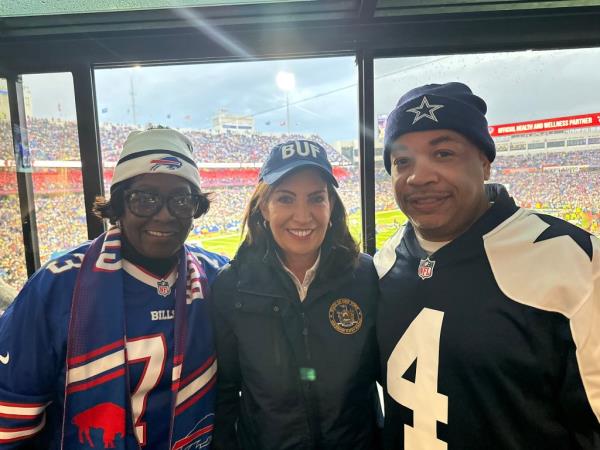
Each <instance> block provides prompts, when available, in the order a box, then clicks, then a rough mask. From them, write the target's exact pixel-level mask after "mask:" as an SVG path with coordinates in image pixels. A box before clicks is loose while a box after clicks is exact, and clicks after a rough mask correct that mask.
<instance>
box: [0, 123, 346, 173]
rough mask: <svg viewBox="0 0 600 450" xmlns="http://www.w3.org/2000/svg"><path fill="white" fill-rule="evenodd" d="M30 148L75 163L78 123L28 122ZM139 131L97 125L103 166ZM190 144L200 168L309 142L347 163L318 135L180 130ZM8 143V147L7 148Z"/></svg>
mask: <svg viewBox="0 0 600 450" xmlns="http://www.w3.org/2000/svg"><path fill="white" fill-rule="evenodd" d="M27 128H28V139H29V148H30V151H31V155H32V158H33V159H34V160H61V161H78V160H79V159H80V156H79V139H78V133H77V123H76V122H75V121H72V120H61V119H43V118H35V117H28V118H27ZM135 129H138V127H134V126H132V125H123V124H114V123H108V122H101V123H100V146H101V148H102V158H103V160H104V162H115V161H116V160H117V158H118V156H119V154H120V152H121V149H122V145H123V142H125V139H126V138H127V135H128V134H129V133H130V132H131V131H133V130H135ZM180 131H182V132H184V133H185V134H186V135H187V136H189V138H190V139H191V140H192V142H193V144H194V154H195V156H196V160H197V162H198V163H199V164H202V163H205V162H224V163H255V162H259V161H262V160H263V159H264V158H265V157H266V156H267V154H268V152H269V149H270V148H271V147H273V146H274V145H275V144H276V143H278V142H281V141H282V140H288V139H300V138H302V139H307V138H308V139H312V140H314V141H317V142H319V143H320V144H321V145H323V146H324V147H325V148H326V149H327V154H328V157H329V158H330V160H331V161H332V162H334V163H338V164H349V161H348V160H347V159H346V158H344V157H343V156H342V155H340V154H339V153H338V152H336V151H335V150H334V149H333V147H332V146H331V145H329V143H327V142H325V141H324V140H323V138H321V137H320V136H319V135H317V134H313V135H310V136H306V135H301V134H279V133H277V134H261V133H251V134H236V133H216V132H214V131H212V130H184V129H182V130H180ZM0 139H1V142H2V143H3V144H2V146H1V147H0V159H12V147H11V145H10V143H11V142H12V138H11V135H10V124H9V123H8V122H6V121H3V122H2V123H1V124H0ZM7 143H8V145H7Z"/></svg>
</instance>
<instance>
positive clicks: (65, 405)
mask: <svg viewBox="0 0 600 450" xmlns="http://www.w3.org/2000/svg"><path fill="white" fill-rule="evenodd" d="M192 150H193V149H192V144H191V142H190V141H189V139H188V138H187V137H185V136H184V135H182V134H181V133H179V132H177V131H175V130H171V129H165V128H155V129H149V130H146V131H134V132H132V133H131V134H130V135H129V137H128V138H127V140H126V142H125V144H124V146H123V151H122V153H121V155H120V157H119V160H118V162H117V165H116V167H115V171H114V176H113V180H112V181H113V182H112V187H111V190H110V191H111V196H110V200H106V199H103V198H99V199H98V200H97V202H96V205H95V209H96V211H97V214H98V215H99V216H100V217H102V218H105V219H108V220H109V222H110V223H111V224H112V227H111V228H110V229H109V230H108V231H107V232H106V233H104V234H102V235H101V236H99V237H98V238H97V239H95V240H94V241H93V242H87V243H85V244H82V245H80V246H79V247H77V248H75V249H73V250H70V251H69V252H67V253H66V254H64V255H63V256H60V257H59V258H57V259H54V260H52V261H50V262H48V263H47V264H46V265H45V266H43V267H42V268H41V269H40V270H39V271H37V272H36V273H35V274H34V275H33V276H32V277H31V279H30V280H29V281H28V282H27V284H26V285H25V287H24V288H23V290H22V291H21V292H20V293H19V295H18V296H17V298H16V300H15V301H14V302H13V303H12V305H11V306H10V307H9V308H8V309H7V311H6V313H5V314H4V315H3V316H2V317H1V318H0V353H1V355H2V356H4V355H5V357H4V359H3V360H2V361H0V362H1V363H2V364H0V443H2V444H3V448H16V447H18V446H19V445H23V444H24V443H25V445H31V446H32V447H35V446H37V447H36V448H45V449H52V450H55V449H72V448H80V447H82V446H85V447H87V446H89V447H96V448H98V447H100V448H103V447H104V448H116V449H133V448H136V449H137V448H139V447H140V446H144V447H145V448H150V449H164V450H167V449H171V448H179V446H182V445H196V446H206V445H208V443H209V442H210V440H211V431H212V426H213V417H214V412H213V410H214V397H215V392H214V388H213V386H214V382H215V375H216V362H215V353H214V347H213V343H212V328H211V323H210V320H209V317H208V311H207V301H206V297H207V295H208V290H209V285H210V284H211V283H212V280H213V279H214V277H215V275H216V272H217V270H218V268H219V267H220V266H221V265H223V264H224V263H225V261H226V260H225V258H223V257H221V256H218V255H215V254H212V253H209V252H207V251H205V250H203V249H201V248H198V247H194V246H190V245H187V244H185V243H184V242H185V239H186V238H187V236H188V234H189V232H190V229H191V227H192V221H193V219H194V218H196V217H200V216H201V215H202V214H204V213H205V212H206V211H207V210H208V207H209V200H208V199H207V197H206V195H205V194H203V193H202V192H201V190H200V177H199V173H198V168H197V166H196V164H195V163H194V160H193V153H192Z"/></svg>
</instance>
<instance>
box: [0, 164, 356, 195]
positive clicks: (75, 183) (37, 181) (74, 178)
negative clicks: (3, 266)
mask: <svg viewBox="0 0 600 450" xmlns="http://www.w3.org/2000/svg"><path fill="white" fill-rule="evenodd" d="M258 172H259V169H258V168H250V169H200V179H201V180H202V187H203V188H204V189H207V188H208V189H211V188H217V187H229V186H231V187H243V186H250V187H252V186H255V185H256V183H257V182H258ZM333 173H334V175H335V176H336V178H337V179H338V180H340V181H343V180H345V179H347V178H348V177H350V176H351V173H350V171H349V170H348V168H346V167H340V166H335V167H334V168H333ZM32 176H33V185H34V188H35V190H36V192H38V193H44V194H55V193H65V192H82V191H83V180H82V176H81V169H80V168H71V167H45V168H43V167H40V168H39V169H37V170H36V171H35V172H34V173H33V175H32ZM112 176H113V169H104V185H105V186H107V187H108V186H109V185H110V183H111V180H112ZM17 192H18V190H17V177H16V174H15V172H14V170H11V168H4V167H3V166H2V164H0V195H9V194H16V193H17Z"/></svg>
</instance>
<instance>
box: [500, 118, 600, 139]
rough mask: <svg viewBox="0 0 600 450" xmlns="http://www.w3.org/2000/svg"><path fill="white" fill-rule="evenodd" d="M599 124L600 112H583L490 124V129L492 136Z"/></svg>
mask: <svg viewBox="0 0 600 450" xmlns="http://www.w3.org/2000/svg"><path fill="white" fill-rule="evenodd" d="M597 126H600V112H599V113H590V114H581V115H579V116H565V117H554V118H552V119H540V120H533V121H528V122H515V123H507V124H502V125H490V127H489V131H490V134H491V135H492V137H500V136H510V135H513V134H529V133H539V132H544V131H555V130H565V129H568V128H588V127H597Z"/></svg>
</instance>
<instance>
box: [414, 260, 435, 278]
mask: <svg viewBox="0 0 600 450" xmlns="http://www.w3.org/2000/svg"><path fill="white" fill-rule="evenodd" d="M434 266H435V261H432V260H430V259H429V257H427V259H422V260H421V262H420V263H419V269H418V270H417V275H419V277H421V280H425V279H427V278H431V277H432V276H433V267H434Z"/></svg>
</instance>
